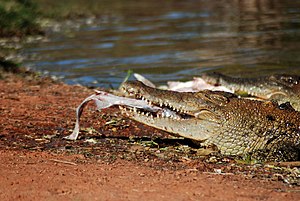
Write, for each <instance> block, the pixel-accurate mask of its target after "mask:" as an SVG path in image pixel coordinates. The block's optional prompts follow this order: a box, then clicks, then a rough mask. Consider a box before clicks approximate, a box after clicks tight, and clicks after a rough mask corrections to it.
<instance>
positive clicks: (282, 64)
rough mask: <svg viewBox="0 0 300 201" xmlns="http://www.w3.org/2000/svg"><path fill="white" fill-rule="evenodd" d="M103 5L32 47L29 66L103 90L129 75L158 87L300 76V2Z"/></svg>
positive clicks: (205, 0) (190, 1) (189, 1)
mask: <svg viewBox="0 0 300 201" xmlns="http://www.w3.org/2000/svg"><path fill="white" fill-rule="evenodd" d="M99 2H101V1H98V3H95V7H97V6H98V7H99V8H101V12H100V13H99V14H98V15H97V17H95V18H87V19H83V20H82V23H78V22H75V21H74V24H73V28H71V29H68V31H66V30H65V29H64V28H65V27H64V26H62V27H59V31H50V32H49V40H47V41H43V42H39V43H35V44H30V45H28V46H27V47H26V48H25V49H24V54H25V55H27V56H28V57H29V59H28V60H27V61H26V64H27V65H30V66H32V67H33V68H34V69H36V70H39V71H42V72H48V73H50V74H51V75H56V76H59V77H61V78H62V79H63V80H64V81H66V82H67V83H70V84H76V83H80V84H84V85H96V86H102V87H108V86H114V87H116V86H118V84H119V83H120V82H121V81H122V80H123V79H124V77H125V76H126V74H127V71H128V70H129V69H130V70H132V71H134V72H137V73H140V74H143V75H145V76H146V77H147V78H149V79H150V80H152V81H154V82H155V83H164V82H166V81H168V80H187V79H191V78H192V77H194V76H197V75H200V74H201V73H203V72H207V71H219V72H224V73H227V74H231V75H237V76H257V75H263V74H270V73H298V74H300V56H299V55H300V1H279V0H277V1H271V0H265V1H262V0H261V1H259V0H256V1H254V0H244V1H243V0H240V1H238V0H232V1H210V0H201V1H195V0H186V1H184V2H183V1H171V0H170V1H163V2H160V1H154V0H152V1H146V0H143V1H139V3H135V1H116V2H118V4H117V6H113V7H112V6H111V5H106V4H99ZM77 21H78V20H77ZM76 23H77V24H76ZM70 24H71V27H72V23H69V25H70ZM65 26H66V27H67V26H68V25H65Z"/></svg>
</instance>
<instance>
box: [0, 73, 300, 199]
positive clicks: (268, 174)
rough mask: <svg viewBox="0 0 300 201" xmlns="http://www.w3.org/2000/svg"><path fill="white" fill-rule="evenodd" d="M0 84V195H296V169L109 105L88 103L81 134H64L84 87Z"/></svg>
mask: <svg viewBox="0 0 300 201" xmlns="http://www.w3.org/2000/svg"><path fill="white" fill-rule="evenodd" d="M0 88H1V93H0V95H1V99H0V110H1V113H0V125H1V126H0V134H1V135H0V141H1V142H0V158H1V161H2V163H1V167H0V175H1V181H2V182H1V184H0V198H1V200H11V199H22V200H41V199H42V200H43V199H49V198H51V199H55V200H74V199H81V200H91V199H92V200H97V199H100V200H103V199H107V200H141V198H142V200H150V199H151V200H170V199H171V200H199V199H210V200H220V199H221V200H232V199H235V200H236V199H242V200H257V199H263V200H298V199H299V198H300V187H299V186H297V178H296V177H294V178H293V174H295V173H296V172H294V173H292V171H297V169H292V168H279V167H276V168H275V167H271V166H262V165H243V164H241V163H237V162H236V161H234V160H233V159H231V158H224V157H219V156H218V155H215V156H203V153H202V154H201V153H200V152H199V151H197V150H198V149H196V147H195V148H192V147H191V146H187V145H189V142H186V141H180V140H179V139H177V140H174V139H172V138H170V136H169V135H168V134H167V133H164V132H161V131H158V130H155V129H152V128H149V127H146V126H144V125H141V124H137V123H135V122H133V121H131V120H129V119H126V118H124V117H122V116H121V115H120V113H119V112H118V110H117V109H115V108H111V109H107V110H105V111H103V112H97V111H95V110H94V106H93V105H92V104H90V105H89V108H90V109H87V110H85V112H84V114H83V117H82V128H83V129H82V132H81V135H80V138H79V140H77V141H75V142H73V141H66V140H63V139H62V137H63V136H66V135H68V134H70V132H71V130H72V128H73V126H74V122H75V109H76V107H77V106H78V104H79V103H80V102H81V101H82V100H83V99H84V98H85V97H87V96H88V95H90V94H92V93H93V90H91V89H88V88H86V87H82V86H69V85H66V84H63V83H61V82H57V81H53V80H51V79H49V78H41V77H38V76H36V75H35V74H32V73H25V74H24V73H21V74H13V73H2V79H1V80H0ZM155 136H156V137H155ZM199 150H201V149H199ZM202 151H203V150H202ZM204 155H205V154H204ZM298 171H299V170H298ZM294 176H295V175H294ZM295 179H296V180H295ZM298 179H299V178H298ZM295 182H296V183H295ZM298 182H299V181H298ZM298 184H299V183H298Z"/></svg>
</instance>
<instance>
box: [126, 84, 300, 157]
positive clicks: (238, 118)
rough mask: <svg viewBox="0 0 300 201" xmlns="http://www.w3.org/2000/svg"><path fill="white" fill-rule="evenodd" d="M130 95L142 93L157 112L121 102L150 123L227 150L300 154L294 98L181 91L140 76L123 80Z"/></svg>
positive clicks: (233, 152)
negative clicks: (151, 84)
mask: <svg viewBox="0 0 300 201" xmlns="http://www.w3.org/2000/svg"><path fill="white" fill-rule="evenodd" d="M120 89H121V91H122V93H124V94H125V96H126V97H132V98H135V99H142V100H145V101H147V103H148V104H149V105H150V106H154V105H155V106H158V107H160V108H163V109H162V110H158V111H156V112H153V111H146V110H143V109H137V108H132V107H122V110H123V112H124V113H125V114H126V115H127V116H128V117H130V118H132V119H134V120H136V121H138V122H141V123H143V124H147V125H149V126H152V127H155V128H158V129H161V130H164V131H167V132H170V133H172V134H175V135H179V136H182V137H185V138H190V139H193V140H197V141H200V142H201V143H202V144H203V145H204V146H205V145H216V146H217V147H218V149H219V151H220V152H221V153H222V154H224V155H236V156H243V155H250V156H252V157H253V158H255V159H256V160H259V161H294V160H299V159H300V122H299V119H300V112H298V111H296V110H295V109H294V108H293V107H292V106H291V105H290V104H289V103H282V104H277V103H276V102H274V101H262V100H250V99H245V98H239V97H238V96H237V95H235V94H233V93H229V92H222V91H209V90H204V91H199V92H176V91H167V90H161V89H157V88H152V87H149V86H146V85H144V84H143V83H141V82H138V81H135V82H125V83H124V84H123V85H122V86H121V88H120Z"/></svg>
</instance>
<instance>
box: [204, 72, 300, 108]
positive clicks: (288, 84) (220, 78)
mask: <svg viewBox="0 0 300 201" xmlns="http://www.w3.org/2000/svg"><path fill="white" fill-rule="evenodd" d="M202 79H204V80H205V81H206V82H207V83H208V84H212V85H216V86H225V87H227V88H229V89H230V90H232V91H234V92H235V93H237V94H245V93H246V94H249V95H251V96H254V97H257V98H261V99H269V100H276V101H278V102H279V104H281V103H285V102H290V103H291V105H292V106H293V107H294V108H295V109H296V110H298V111H300V76H297V75H286V74H275V75H270V76H263V77H257V78H235V77H230V76H227V75H223V74H221V73H216V72H213V73H206V74H204V75H202Z"/></svg>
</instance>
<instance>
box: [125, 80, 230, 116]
mask: <svg viewBox="0 0 300 201" xmlns="http://www.w3.org/2000/svg"><path fill="white" fill-rule="evenodd" d="M120 89H121V91H122V93H123V94H124V95H125V96H127V97H131V98H136V99H142V100H145V101H146V102H147V103H148V104H149V105H151V106H153V105H155V106H158V107H160V108H162V110H161V111H160V112H158V113H157V114H156V115H158V116H159V115H162V116H171V117H176V118H179V117H184V118H191V117H194V118H198V117H199V116H201V115H202V114H203V113H206V114H207V112H211V113H213V112H214V111H215V110H216V109H217V108H218V107H221V106H223V105H225V104H227V103H228V102H229V98H231V97H235V96H234V95H233V94H231V93H226V92H213V91H207V90H204V91H201V92H195V93H193V92H175V91H167V90H160V89H156V88H152V87H149V86H146V85H144V84H143V83H141V82H138V81H135V82H125V83H124V84H123V85H122V86H121V88H120ZM175 114H176V115H175Z"/></svg>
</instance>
